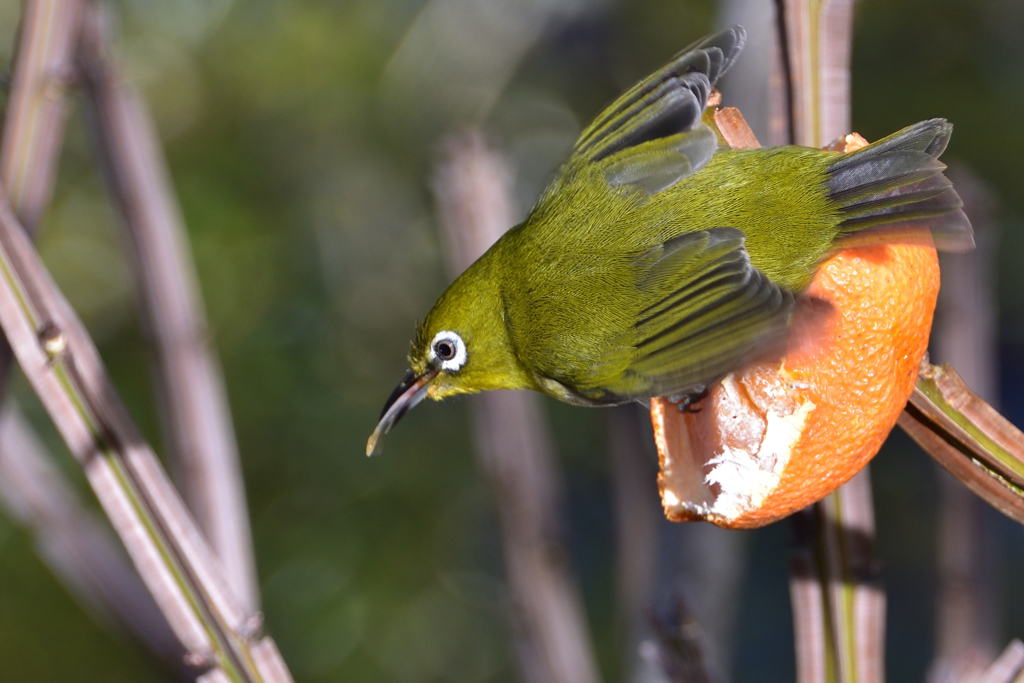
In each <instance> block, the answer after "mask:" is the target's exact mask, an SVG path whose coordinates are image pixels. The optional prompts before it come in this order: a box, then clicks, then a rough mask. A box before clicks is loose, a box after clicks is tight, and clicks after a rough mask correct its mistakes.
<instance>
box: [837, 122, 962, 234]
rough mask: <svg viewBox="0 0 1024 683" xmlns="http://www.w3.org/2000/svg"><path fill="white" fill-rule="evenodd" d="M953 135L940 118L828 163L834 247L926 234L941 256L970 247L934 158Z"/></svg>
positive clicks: (952, 196)
mask: <svg viewBox="0 0 1024 683" xmlns="http://www.w3.org/2000/svg"><path fill="white" fill-rule="evenodd" d="M952 132H953V125H952V124H951V123H949V122H948V121H946V120H944V119H931V120H929V121H922V122H920V123H917V124H914V125H913V126H909V127H907V128H904V129H903V130H901V131H899V132H897V133H893V134H892V135H890V136H889V137H887V138H883V139H881V140H879V141H878V142H876V143H874V144H872V145H868V146H867V147H864V148H863V149H860V150H857V151H856V152H851V153H850V154H845V155H843V156H842V157H840V158H839V159H838V160H837V161H836V162H835V163H834V164H832V166H830V167H829V169H828V179H827V181H826V184H827V186H828V189H829V197H830V198H831V199H832V200H833V201H835V202H836V203H838V204H839V207H840V210H841V211H842V213H843V220H842V222H841V223H840V225H839V229H840V236H839V239H838V244H839V245H841V246H842V247H844V248H845V247H850V246H861V245H866V244H876V243H884V242H921V241H925V240H927V236H928V235H930V236H931V239H932V240H934V242H935V245H936V246H937V247H938V248H940V249H942V250H945V251H967V250H969V249H971V248H973V247H974V235H973V231H972V230H971V224H970V221H968V220H967V216H966V215H965V214H964V212H963V210H962V208H961V207H962V206H963V202H962V201H961V200H960V197H959V195H957V193H956V190H954V189H953V184H952V183H950V182H949V180H948V179H947V178H946V177H945V176H944V175H943V174H942V171H943V170H944V169H945V168H946V166H945V164H943V163H942V162H940V161H939V159H938V157H939V155H941V154H942V152H943V150H945V149H946V144H947V143H948V142H949V137H950V135H951V134H952Z"/></svg>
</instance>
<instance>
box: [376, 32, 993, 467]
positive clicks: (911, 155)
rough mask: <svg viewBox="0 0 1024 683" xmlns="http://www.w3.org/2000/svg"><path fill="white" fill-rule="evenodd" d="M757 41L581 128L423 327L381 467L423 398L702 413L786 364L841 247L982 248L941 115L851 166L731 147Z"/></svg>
mask: <svg viewBox="0 0 1024 683" xmlns="http://www.w3.org/2000/svg"><path fill="white" fill-rule="evenodd" d="M745 41H746V31H745V30H744V29H743V27H741V26H733V27H731V28H728V29H725V30H723V31H721V32H719V33H715V34H713V35H710V36H708V37H705V38H703V39H701V40H699V41H697V42H696V43H694V44H693V45H690V46H689V47H687V48H685V49H684V50H682V51H681V52H680V53H679V54H677V55H676V56H675V57H674V58H673V59H672V60H671V61H670V62H669V63H668V64H666V65H665V66H663V67H662V68H661V69H658V70H657V71H655V72H654V73H652V74H651V75H649V76H647V77H646V78H644V79H643V80H641V81H640V82H639V83H637V84H636V85H634V86H633V87H632V88H630V89H629V90H628V91H626V92H625V93H624V94H623V95H622V96H621V97H619V98H618V99H617V100H615V101H614V102H613V103H612V104H611V105H610V106H608V107H607V108H606V109H605V110H604V111H602V112H601V113H600V114H599V115H598V116H597V118H596V119H595V120H594V121H593V123H591V124H590V125H589V126H588V127H587V128H586V129H585V130H583V132H582V133H581V134H580V136H579V139H578V140H577V141H576V143H575V145H574V146H573V148H572V151H571V152H570V155H569V157H568V159H567V160H566V161H565V163H564V164H563V165H562V166H561V168H560V169H559V170H558V171H557V172H556V174H555V175H554V177H553V179H552V180H551V182H550V184H549V185H548V186H547V188H546V189H545V190H544V191H543V193H542V194H541V196H540V198H539V199H538V201H537V202H536V204H535V205H534V207H533V209H532V210H531V211H530V213H529V215H528V216H527V218H526V220H525V221H523V222H522V223H520V224H519V225H517V226H515V227H513V228H511V229H510V230H509V231H508V232H506V233H505V234H504V235H503V236H502V237H501V238H500V239H499V240H498V241H497V242H495V243H494V245H493V246H491V248H490V249H489V250H487V252H486V253H484V254H483V255H482V256H481V257H480V258H479V259H478V260H477V261H476V262H474V263H473V264H472V265H471V266H470V267H469V268H467V269H466V270H465V271H464V272H463V273H462V274H461V275H460V276H459V277H458V278H456V279H455V280H454V281H453V282H452V283H451V285H450V286H449V287H448V289H447V290H446V291H445V292H444V293H443V294H442V295H441V296H440V298H438V300H437V302H436V303H435V304H434V306H433V308H431V310H430V311H429V312H428V313H427V315H426V317H425V318H424V319H423V320H422V322H421V323H420V324H419V325H418V327H417V329H416V332H415V335H414V337H413V340H412V345H411V350H410V353H409V358H408V360H409V369H408V371H407V372H406V375H405V377H404V378H403V380H402V381H401V383H400V384H399V385H398V387H397V388H396V389H395V390H394V392H393V393H392V394H391V396H390V398H388V400H387V402H386V403H385V406H384V409H383V411H382V413H381V417H380V420H379V422H378V424H377V426H376V429H374V431H373V434H372V435H371V437H370V438H369V440H368V442H367V455H370V454H372V453H374V452H375V451H376V450H377V448H378V446H379V442H380V439H381V437H382V436H383V435H384V434H386V433H387V432H388V431H389V430H390V429H391V428H392V427H393V426H394V424H395V423H396V422H397V421H398V420H399V419H400V418H401V417H402V415H403V414H405V413H406V412H407V411H408V410H409V409H410V408H412V407H413V406H415V405H417V404H418V403H419V402H420V401H422V400H423V399H424V398H426V397H429V398H431V399H435V400H441V399H444V398H447V397H450V396H454V395H458V394H472V393H477V392H481V391H490V390H496V389H531V390H534V391H539V392H541V393H544V394H547V395H549V396H553V397H554V398H556V399H559V400H561V401H565V402H568V403H573V404H578V405H584V406H609V405H616V404H621V403H626V402H630V401H639V402H649V401H650V399H652V398H654V397H661V396H665V397H670V400H672V401H673V402H675V403H677V404H678V406H679V407H680V409H684V410H693V409H695V405H694V404H696V403H698V402H699V400H700V398H701V397H702V396H703V395H704V393H705V392H706V390H707V388H708V386H709V385H710V384H712V383H713V382H715V381H716V380H718V379H721V378H722V377H723V376H725V375H726V374H728V373H729V372H731V371H734V370H737V369H739V368H741V367H743V366H744V365H746V364H747V363H749V362H751V361H753V360H759V359H763V358H766V357H770V356H772V355H780V354H782V353H784V350H785V346H786V343H787V342H786V340H787V337H788V335H789V331H790V328H791V327H792V326H793V324H794V319H795V318H796V314H797V312H798V310H800V309H801V308H805V307H804V306H803V304H807V303H810V304H813V303H814V302H813V301H808V297H807V295H806V294H805V290H806V288H807V287H808V285H809V283H810V282H811V280H812V279H813V277H814V275H815V272H816V270H817V268H818V266H819V265H820V264H821V263H822V262H823V261H824V260H825V259H826V258H827V257H829V256H830V255H832V254H834V253H836V252H837V251H840V250H843V249H846V248H850V247H854V246H862V245H871V244H884V243H900V242H920V241H922V240H932V241H933V242H934V244H935V245H936V246H937V247H938V248H940V249H944V250H949V251H965V250H967V249H970V248H971V247H973V244H974V242H973V234H972V229H971V225H970V222H969V221H968V219H967V217H966V215H965V214H964V212H963V210H962V208H961V207H962V202H961V200H960V197H959V196H958V195H957V193H956V191H955V189H954V188H953V186H952V184H951V183H950V181H949V180H948V179H947V178H946V177H945V176H944V175H943V170H944V169H945V165H944V164H942V162H940V161H939V160H938V159H939V156H940V155H941V154H942V152H943V151H944V150H945V148H946V145H947V143H948V142H949V139H950V135H951V133H952V125H951V124H950V123H949V122H947V121H946V120H944V119H938V118H937V119H931V120H927V121H922V122H920V123H917V124H914V125H912V126H909V127H907V128H904V129H903V130H900V131H898V132H896V133H894V134H892V135H889V136H888V137H885V138H882V139H880V140H878V141H876V142H875V143H873V144H871V145H869V146H867V147H864V148H862V149H860V150H857V151H854V152H851V153H846V154H844V153H838V152H831V151H825V150H820V149H816V148H808V147H800V146H794V145H786V146H781V147H774V148H757V149H731V148H729V147H728V146H727V145H725V144H724V141H723V140H721V139H719V136H718V134H717V132H716V130H715V129H714V128H713V127H712V125H710V118H709V115H708V114H707V112H706V109H707V107H708V98H709V96H710V94H711V92H712V90H713V88H714V86H715V84H716V83H717V81H718V80H719V78H721V77H722V75H724V74H725V73H726V72H727V71H728V70H729V68H730V67H731V66H732V65H733V64H734V63H735V61H736V60H737V58H738V57H739V55H740V53H741V52H742V50H743V45H744V43H745ZM810 308H811V309H814V306H811V307H810Z"/></svg>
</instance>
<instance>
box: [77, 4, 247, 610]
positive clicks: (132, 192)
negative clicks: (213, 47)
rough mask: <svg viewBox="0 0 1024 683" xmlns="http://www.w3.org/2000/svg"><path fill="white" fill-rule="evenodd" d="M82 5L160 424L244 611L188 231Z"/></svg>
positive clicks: (97, 111) (237, 468)
mask: <svg viewBox="0 0 1024 683" xmlns="http://www.w3.org/2000/svg"><path fill="white" fill-rule="evenodd" d="M106 43H107V41H106V40H105V36H104V35H103V26H102V16H101V7H100V6H99V5H97V4H96V3H93V2H91V3H89V4H88V5H87V7H86V11H85V17H84V22H83V29H82V40H81V41H80V47H79V63H80V65H81V71H82V76H83V84H84V86H85V90H86V93H87V95H88V98H87V101H88V105H89V113H90V114H91V116H90V119H91V121H92V123H93V124H94V125H93V129H94V133H95V135H96V137H97V139H98V145H97V147H98V151H99V156H100V159H101V166H102V169H103V171H104V176H105V177H106V180H107V185H108V186H109V188H110V190H111V192H112V194H113V196H114V199H115V200H116V203H117V206H118V207H119V209H120V212H121V216H122V218H123V221H124V224H125V227H126V229H127V235H128V238H129V239H128V242H129V243H130V244H131V246H132V248H133V256H134V258H133V259H132V263H133V265H134V272H135V276H136V285H137V289H138V291H139V293H140V297H139V298H140V302H141V308H142V311H143V318H144V321H143V322H144V327H146V328H147V329H148V330H149V331H150V333H151V335H150V336H151V338H152V342H153V345H154V347H155V352H156V359H157V367H158V369H159V373H158V376H159V383H160V388H161V389H162V393H161V401H160V405H161V407H162V408H163V411H162V412H163V418H164V427H165V432H166V433H167V435H168V441H169V443H170V447H171V449H170V450H171V454H172V455H173V456H174V458H175V464H176V465H177V467H178V469H179V472H180V476H179V478H178V479H179V482H180V485H181V487H182V492H183V495H184V498H185V501H186V502H187V503H188V505H189V509H190V510H191V511H192V513H193V514H194V515H195V517H196V521H197V522H199V526H200V528H201V529H202V530H203V532H204V533H205V534H206V537H207V539H208V540H209V541H210V544H211V546H212V547H213V549H214V551H215V552H216V553H217V557H218V558H219V559H220V561H221V564H222V565H223V567H224V571H225V573H226V575H227V577H228V579H229V580H230V582H231V585H232V587H233V588H234V590H235V594H236V595H237V596H238V598H239V599H240V600H241V601H242V603H243V605H244V607H245V608H246V609H247V610H253V609H256V608H257V607H258V605H259V588H258V583H257V579H256V564H255V560H254V557H253V549H252V533H251V530H250V527H249V515H248V508H247V506H246V500H245V486H244V483H243V480H242V472H241V465H240V463H239V458H238V446H237V443H236V440H235V434H234V430H233V428H232V424H231V411H230V408H229V406H228V402H227V397H226V392H225V388H224V380H223V375H222V373H221V369H220V364H219V362H218V360H217V357H216V354H215V353H214V351H213V349H212V348H211V344H210V335H209V333H208V332H207V324H206V315H205V312H204V311H203V304H202V300H201V297H200V294H199V284H198V280H197V277H196V273H195V265H194V264H193V262H192V259H191V252H190V249H189V245H188V235H187V232H186V230H185V226H184V221H183V219H182V216H181V210H180V208H179V207H178V204H177V201H176V199H175V196H174V190H173V188H172V185H171V181H170V178H169V174H168V171H167V163H166V160H165V159H164V156H163V153H162V151H161V148H160V144H159V140H158V137H157V133H156V130H155V128H154V126H153V122H152V120H151V118H150V116H149V113H148V111H147V110H146V107H145V105H144V103H143V102H142V100H141V98H140V97H139V96H138V94H137V93H136V92H135V90H134V88H133V87H132V86H131V84H130V83H129V82H128V81H127V80H125V78H124V77H123V75H122V74H120V73H119V71H118V68H117V65H116V64H115V63H114V60H113V59H112V58H111V57H109V56H108V55H107V47H108V46H107V44H106Z"/></svg>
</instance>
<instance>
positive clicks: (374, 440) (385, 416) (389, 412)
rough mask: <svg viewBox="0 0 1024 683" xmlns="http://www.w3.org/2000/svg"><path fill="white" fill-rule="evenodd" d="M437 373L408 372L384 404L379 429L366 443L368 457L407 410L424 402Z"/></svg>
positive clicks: (429, 371) (433, 371)
mask: <svg viewBox="0 0 1024 683" xmlns="http://www.w3.org/2000/svg"><path fill="white" fill-rule="evenodd" d="M437 373H438V371H437V370H428V371H426V372H424V373H423V374H422V375H416V374H415V373H413V371H412V370H407V371H406V373H405V377H404V378H403V379H402V382H401V383H400V384H399V385H398V386H397V387H395V390H394V391H393V392H391V397H390V398H388V402H387V403H385V404H384V410H383V411H381V414H380V422H378V423H377V428H376V429H374V430H373V434H370V438H369V440H367V442H366V454H367V455H373V453H374V451H376V450H377V444H378V442H379V441H380V437H382V436H384V435H385V434H387V433H388V432H389V431H391V428H392V427H394V426H395V423H396V422H398V420H399V418H401V417H402V416H403V415H405V412H406V411H407V410H409V409H410V408H412V407H413V406H415V405H416V404H417V403H419V402H420V401H422V400H423V398H424V397H425V396H426V395H427V388H428V387H429V386H430V383H431V382H432V381H434V378H435V377H437Z"/></svg>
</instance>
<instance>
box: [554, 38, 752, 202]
mask: <svg viewBox="0 0 1024 683" xmlns="http://www.w3.org/2000/svg"><path fill="white" fill-rule="evenodd" d="M745 41H746V31H744V30H743V28H742V27H740V26H734V27H733V28H730V29H726V30H725V31H722V32H720V33H716V34H714V35H712V36H708V37H707V38H704V39H703V40H701V41H699V42H697V43H694V44H693V45H691V46H690V47H688V48H686V49H685V50H683V51H682V52H680V53H679V54H678V55H677V56H676V57H675V58H674V59H673V60H672V61H671V62H669V63H668V64H666V65H665V66H664V67H663V68H661V69H659V70H658V71H656V72H654V73H653V74H651V75H650V76H648V77H647V78H645V79H644V80H643V81H641V82H640V83H638V84H637V85H635V86H633V87H632V88H631V89H630V90H629V91H627V92H626V93H625V94H624V95H623V96H622V97H620V98H619V99H617V100H616V101H615V102H614V103H612V105H611V106H609V107H608V108H607V109H605V110H604V111H603V112H602V113H601V114H600V115H599V116H598V117H597V119H595V120H594V122H593V123H592V124H590V126H589V127H588V128H587V129H586V130H584V131H583V133H582V134H581V135H580V138H579V140H577V141H576V145H575V147H574V148H573V152H572V157H571V158H570V160H569V164H568V166H570V167H572V166H573V165H574V164H581V163H582V164H586V163H591V164H594V163H596V164H600V166H601V167H602V168H603V170H604V172H605V177H606V178H607V180H608V183H609V184H610V185H611V186H613V187H619V186H623V185H630V186H633V187H636V188H639V189H641V190H643V191H645V192H647V193H648V194H654V193H656V192H659V191H661V190H663V189H665V188H667V187H670V186H672V185H674V184H675V183H677V182H678V181H679V180H681V179H682V178H685V177H686V176H688V175H690V174H692V173H695V172H697V171H698V170H700V169H701V167H703V166H704V164H706V163H707V162H708V161H709V160H710V159H711V157H712V156H713V155H714V153H715V150H716V149H718V139H717V137H716V135H715V133H714V131H712V130H711V128H710V127H708V126H707V125H705V124H704V123H702V122H701V116H702V115H703V113H704V108H705V107H706V105H707V101H708V94H709V93H710V92H711V88H712V86H713V85H714V84H715V82H716V81H717V80H718V79H719V77H720V76H721V75H722V74H724V73H725V72H726V71H727V70H728V69H729V67H730V66H732V63H733V62H734V61H735V60H736V58H737V57H738V56H739V54H740V52H741V51H742V49H743V45H744V43H745Z"/></svg>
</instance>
